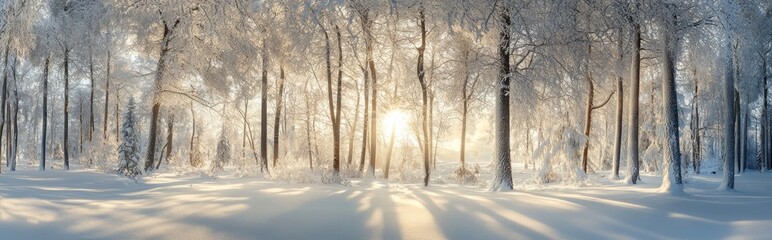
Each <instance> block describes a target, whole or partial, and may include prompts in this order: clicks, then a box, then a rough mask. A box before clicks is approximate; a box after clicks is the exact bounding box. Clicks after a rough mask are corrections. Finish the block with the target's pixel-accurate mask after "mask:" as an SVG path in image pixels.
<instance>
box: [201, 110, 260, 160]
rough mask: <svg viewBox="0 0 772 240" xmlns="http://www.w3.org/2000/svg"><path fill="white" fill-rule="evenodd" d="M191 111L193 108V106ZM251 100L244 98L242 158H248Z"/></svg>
mask: <svg viewBox="0 0 772 240" xmlns="http://www.w3.org/2000/svg"><path fill="white" fill-rule="evenodd" d="M191 111H193V110H192V106H191ZM247 116H249V99H247V98H246V97H245V98H244V124H243V126H242V130H243V132H244V133H243V134H241V158H246V157H247V135H249V134H248V133H249V132H248V130H247V121H249V117H247Z"/></svg>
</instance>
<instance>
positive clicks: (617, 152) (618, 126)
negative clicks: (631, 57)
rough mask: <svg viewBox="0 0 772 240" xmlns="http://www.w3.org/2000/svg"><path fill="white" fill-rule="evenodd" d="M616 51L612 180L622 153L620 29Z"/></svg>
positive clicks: (617, 171)
mask: <svg viewBox="0 0 772 240" xmlns="http://www.w3.org/2000/svg"><path fill="white" fill-rule="evenodd" d="M617 52H618V54H619V63H618V64H619V71H620V72H619V77H617V91H616V92H617V93H619V94H618V95H617V112H616V121H615V124H614V130H615V132H614V160H613V162H612V171H611V172H612V173H611V174H612V175H611V178H612V179H614V180H618V179H619V164H620V158H621V155H622V114H623V106H622V105H624V91H623V89H622V81H623V80H622V74H621V71H622V61H623V59H624V57H623V55H624V54H623V53H622V30H619V39H618V40H617Z"/></svg>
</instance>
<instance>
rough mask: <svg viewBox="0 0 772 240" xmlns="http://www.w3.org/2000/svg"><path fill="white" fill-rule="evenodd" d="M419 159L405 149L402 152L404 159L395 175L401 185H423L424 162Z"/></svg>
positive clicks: (398, 165)
mask: <svg viewBox="0 0 772 240" xmlns="http://www.w3.org/2000/svg"><path fill="white" fill-rule="evenodd" d="M417 159H418V158H416V157H415V154H413V151H412V150H410V149H405V150H404V151H402V159H401V160H400V162H399V164H397V169H396V171H394V174H393V176H394V179H395V180H398V181H399V182H400V183H423V180H424V170H423V162H421V161H419V160H417ZM389 177H391V175H390V176H389ZM430 181H431V180H430Z"/></svg>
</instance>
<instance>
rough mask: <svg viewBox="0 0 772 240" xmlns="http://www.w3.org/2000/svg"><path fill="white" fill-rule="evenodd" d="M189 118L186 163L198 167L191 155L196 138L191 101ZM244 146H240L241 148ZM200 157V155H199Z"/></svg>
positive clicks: (194, 114)
mask: <svg viewBox="0 0 772 240" xmlns="http://www.w3.org/2000/svg"><path fill="white" fill-rule="evenodd" d="M190 120H191V125H192V126H191V127H192V128H191V129H190V145H188V146H189V149H188V163H190V166H191V167H198V164H199V162H198V159H194V156H193V149H194V145H193V144H195V139H196V112H195V111H194V110H193V102H191V103H190ZM244 136H245V137H246V136H247V134H246V133H244ZM243 147H244V146H242V148H243ZM199 157H200V156H199Z"/></svg>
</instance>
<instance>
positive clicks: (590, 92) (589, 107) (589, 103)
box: [582, 38, 595, 173]
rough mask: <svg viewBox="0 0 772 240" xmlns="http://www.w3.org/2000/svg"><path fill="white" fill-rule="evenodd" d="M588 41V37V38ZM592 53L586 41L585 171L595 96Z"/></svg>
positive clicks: (583, 161)
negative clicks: (591, 71) (591, 62)
mask: <svg viewBox="0 0 772 240" xmlns="http://www.w3.org/2000/svg"><path fill="white" fill-rule="evenodd" d="M588 41H589V38H588ZM591 54H592V43H590V42H588V43H587V59H586V61H585V65H584V79H585V81H587V87H588V92H587V110H586V112H585V113H586V115H585V119H584V138H585V143H584V149H583V150H582V170H583V171H584V173H587V152H588V150H589V149H590V128H591V127H592V104H593V103H592V101H593V99H594V98H595V84H594V83H593V82H592V75H591V73H590V55H591Z"/></svg>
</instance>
